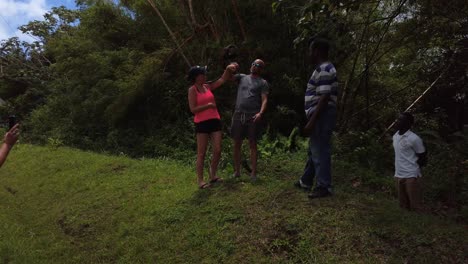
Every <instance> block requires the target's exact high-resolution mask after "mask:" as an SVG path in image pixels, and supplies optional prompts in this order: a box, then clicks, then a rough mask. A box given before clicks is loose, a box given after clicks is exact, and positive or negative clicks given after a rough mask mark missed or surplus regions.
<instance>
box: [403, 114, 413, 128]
mask: <svg viewBox="0 0 468 264" xmlns="http://www.w3.org/2000/svg"><path fill="white" fill-rule="evenodd" d="M401 115H402V116H404V117H405V118H407V119H408V121H409V122H410V124H411V125H412V124H413V123H414V116H413V114H411V113H410V112H403V113H401Z"/></svg>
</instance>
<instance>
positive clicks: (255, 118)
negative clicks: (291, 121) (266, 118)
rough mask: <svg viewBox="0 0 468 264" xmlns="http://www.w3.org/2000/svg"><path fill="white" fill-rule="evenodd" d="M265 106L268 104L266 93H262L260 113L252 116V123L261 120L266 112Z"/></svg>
mask: <svg viewBox="0 0 468 264" xmlns="http://www.w3.org/2000/svg"><path fill="white" fill-rule="evenodd" d="M267 104H268V93H262V107H261V108H260V112H258V113H257V114H256V115H254V117H253V121H254V122H257V121H258V120H260V119H261V118H262V116H263V114H264V113H265V111H266V108H267Z"/></svg>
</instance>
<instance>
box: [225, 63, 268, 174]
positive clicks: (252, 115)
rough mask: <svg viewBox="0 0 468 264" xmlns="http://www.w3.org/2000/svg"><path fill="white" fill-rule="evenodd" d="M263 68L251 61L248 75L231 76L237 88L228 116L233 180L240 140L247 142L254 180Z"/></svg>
mask: <svg viewBox="0 0 468 264" xmlns="http://www.w3.org/2000/svg"><path fill="white" fill-rule="evenodd" d="M264 67H265V63H264V62H263V61H262V60H259V59H257V60H255V61H254V62H253V63H252V67H251V68H250V74H249V75H246V74H237V75H235V76H234V80H236V81H237V82H238V83H239V85H238V88H237V100H236V108H235V111H234V115H233V117H232V125H231V136H232V138H233V140H234V177H239V176H240V163H241V148H242V142H243V140H244V139H246V138H248V139H249V145H250V161H251V163H252V172H251V175H250V176H251V178H252V179H253V180H255V179H256V178H257V140H258V139H259V138H260V135H261V133H260V132H261V131H260V129H261V119H262V116H263V114H264V113H265V110H266V106H267V101H268V93H269V87H268V83H267V81H265V80H264V79H263V78H262V77H261V73H262V71H263V69H264Z"/></svg>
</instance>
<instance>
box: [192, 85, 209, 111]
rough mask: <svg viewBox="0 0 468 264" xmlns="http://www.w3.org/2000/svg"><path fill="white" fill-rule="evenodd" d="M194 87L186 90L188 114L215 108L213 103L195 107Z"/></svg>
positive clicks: (195, 95) (195, 94) (195, 92)
mask: <svg viewBox="0 0 468 264" xmlns="http://www.w3.org/2000/svg"><path fill="white" fill-rule="evenodd" d="M195 89H196V88H195V87H193V86H192V87H190V88H189V90H188V101H189V107H190V112H192V113H193V114H195V113H198V112H201V111H204V110H206V109H208V108H216V105H215V104H213V103H208V104H205V105H197V91H195Z"/></svg>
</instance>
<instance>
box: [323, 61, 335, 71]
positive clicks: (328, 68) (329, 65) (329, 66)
mask: <svg viewBox="0 0 468 264" xmlns="http://www.w3.org/2000/svg"><path fill="white" fill-rule="evenodd" d="M319 68H320V71H321V72H327V73H336V68H335V65H333V63H331V62H329V61H327V62H324V63H322V64H320V66H319Z"/></svg>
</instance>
